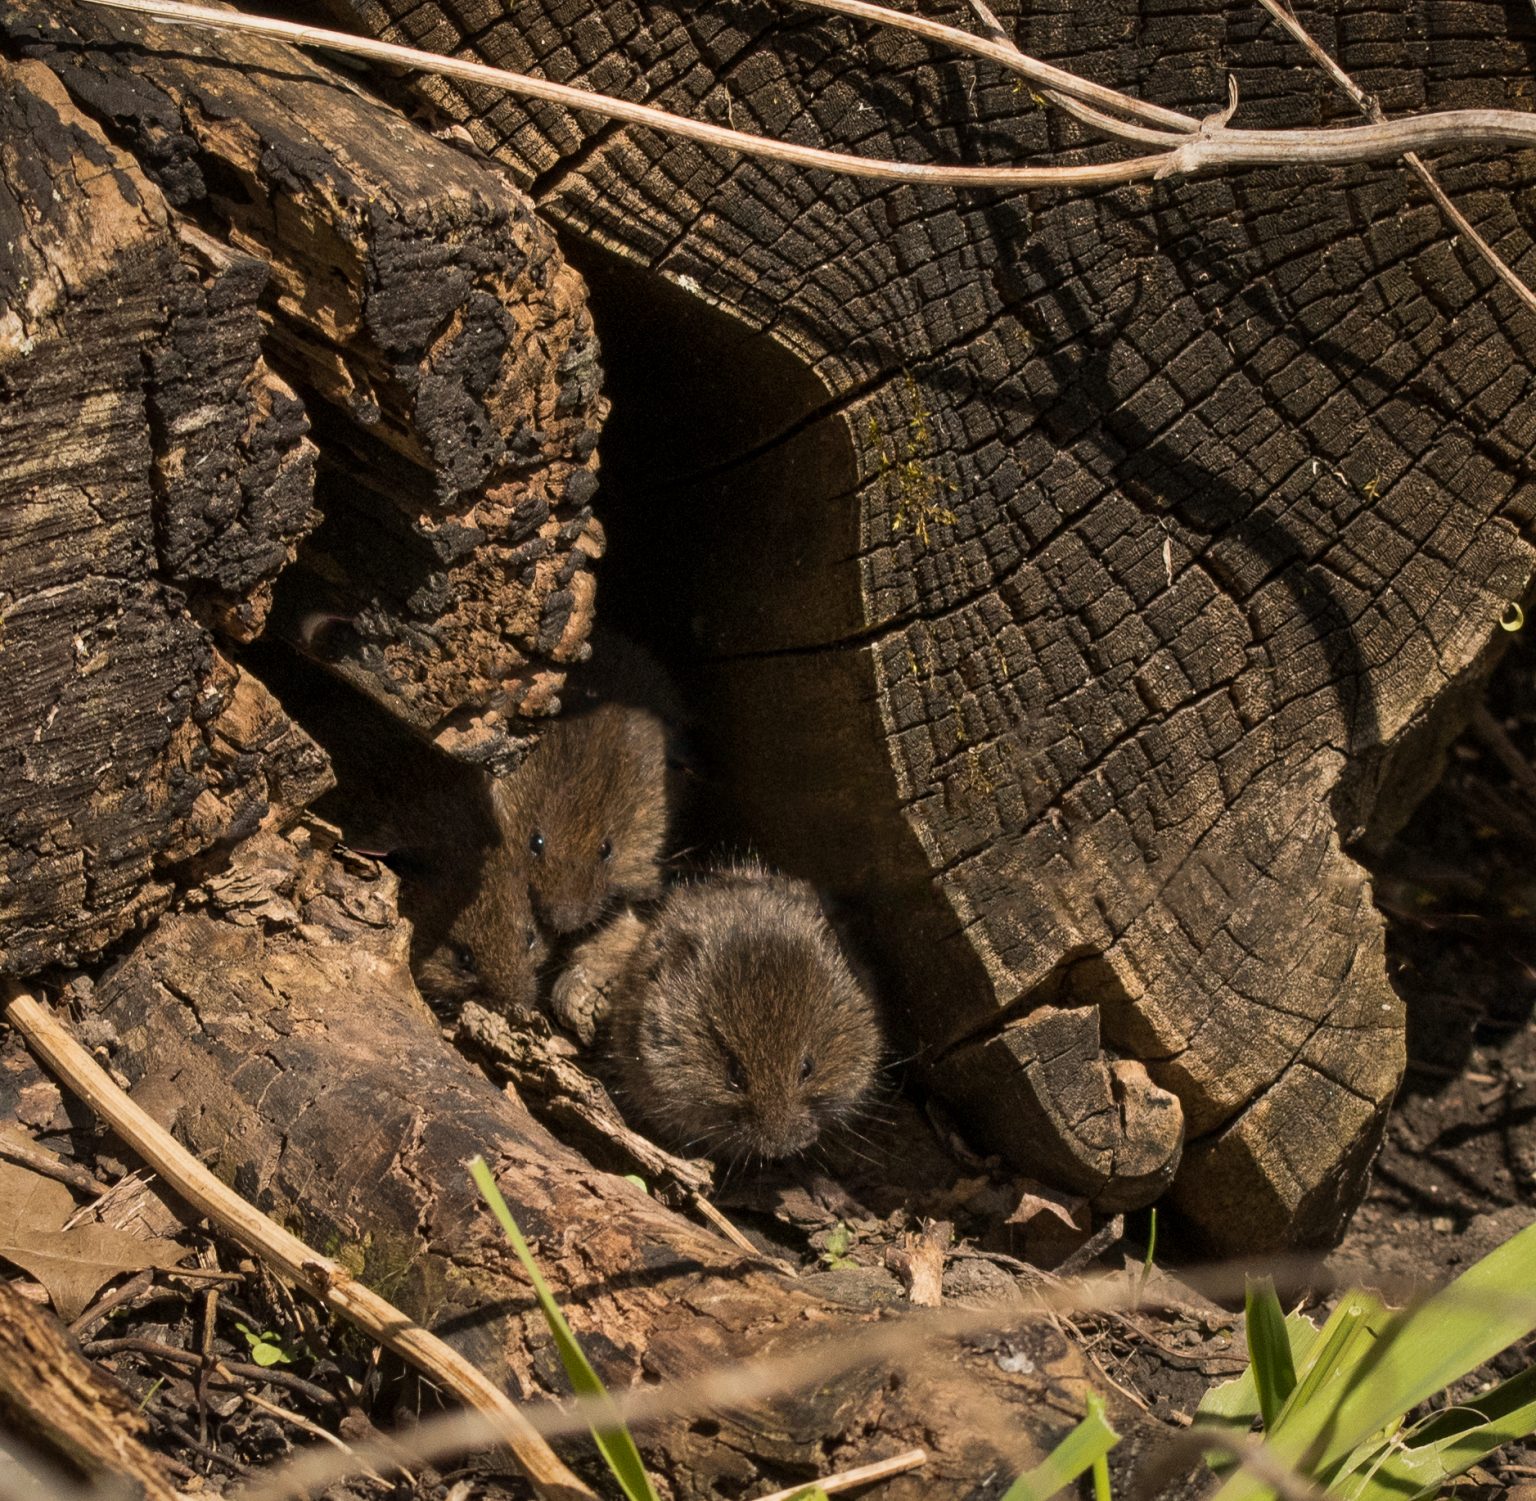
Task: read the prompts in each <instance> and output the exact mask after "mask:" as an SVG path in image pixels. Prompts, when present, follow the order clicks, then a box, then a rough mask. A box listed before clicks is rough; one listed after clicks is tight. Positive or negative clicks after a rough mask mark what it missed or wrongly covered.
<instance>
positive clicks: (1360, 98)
mask: <svg viewBox="0 0 1536 1501" xmlns="http://www.w3.org/2000/svg"><path fill="white" fill-rule="evenodd" d="M975 3H976V0H972V4H973V5H974V4H975ZM1259 4H1260V5H1262V6H1263V7H1264V9H1265V10H1267V11H1268V12H1269V13H1270V15H1271V16H1273V17H1274V18H1275V20H1276V21H1277V22H1278V23H1279V24H1280V26H1281V27H1282V28H1283V29H1284V30H1285V31H1286V32H1287V33H1288V34H1289V35H1290V36H1291V37H1293V38H1294V39H1295V40H1296V41H1298V42H1300V43H1301V45H1302V46H1303V47H1305V48H1306V49H1307V51H1308V53H1309V54H1311V57H1312V59H1313V61H1314V62H1316V63H1317V65H1318V67H1320V68H1321V69H1322V70H1323V72H1325V73H1326V74H1327V75H1328V76H1329V77H1330V78H1331V79H1332V80H1333V81H1334V83H1335V84H1336V85H1337V86H1338V88H1339V89H1340V91H1341V92H1342V93H1344V94H1345V95H1346V96H1347V97H1348V98H1349V100H1350V102H1351V103H1353V104H1354V106H1355V108H1356V109H1358V110H1359V111H1360V113H1361V114H1363V115H1364V116H1365V117H1366V119H1367V120H1370V121H1372V122H1373V123H1374V122H1379V121H1381V120H1385V119H1386V115H1385V114H1384V113H1383V112H1382V108H1381V101H1380V100H1379V99H1377V98H1376V96H1375V95H1374V94H1367V93H1366V92H1365V90H1364V89H1362V88H1361V87H1360V85H1359V84H1357V83H1356V82H1355V80H1354V79H1353V78H1351V77H1350V76H1349V74H1348V73H1346V72H1345V71H1344V70H1343V68H1341V67H1340V66H1339V65H1338V63H1336V62H1335V61H1334V60H1333V59H1332V58H1331V57H1329V55H1328V54H1327V53H1326V52H1325V51H1324V50H1323V48H1322V46H1321V45H1320V44H1319V43H1318V42H1317V41H1316V40H1315V39H1314V38H1313V36H1312V35H1311V33H1310V32H1308V31H1307V29H1306V28H1305V27H1304V26H1303V25H1302V24H1301V22H1300V21H1298V20H1297V19H1296V17H1295V16H1294V15H1292V14H1291V12H1290V11H1289V10H1287V9H1286V8H1285V6H1284V5H1283V4H1282V3H1281V0H1259ZM1403 165H1404V166H1406V167H1408V168H1409V169H1410V170H1411V171H1412V172H1413V173H1414V175H1415V176H1417V177H1418V179H1419V181H1420V182H1422V183H1423V184H1424V187H1425V189H1426V190H1427V191H1428V193H1429V196H1430V197H1431V198H1433V199H1434V200H1435V203H1436V204H1437V205H1438V207H1439V209H1440V212H1441V213H1442V214H1444V215H1445V217H1446V218H1447V219H1449V220H1450V221H1451V224H1452V225H1453V226H1454V227H1455V229H1456V230H1457V231H1458V233H1460V234H1464V235H1465V236H1466V237H1467V239H1468V240H1470V241H1471V242H1472V245H1473V247H1474V248H1475V249H1476V251H1477V253H1478V254H1479V255H1480V256H1482V258H1483V259H1484V260H1485V261H1486V262H1487V263H1488V266H1489V269H1490V270H1491V271H1492V272H1493V273H1494V275H1495V276H1497V277H1498V278H1499V280H1500V281H1502V282H1503V283H1504V285H1505V286H1507V287H1508V288H1509V290H1510V291H1511V292H1513V293H1514V294H1515V296H1516V297H1518V298H1519V299H1520V301H1521V302H1523V303H1524V304H1525V305H1526V306H1527V307H1528V308H1530V309H1531V311H1532V312H1536V292H1533V291H1532V290H1531V289H1530V288H1529V287H1528V286H1526V284H1525V283H1524V282H1523V281H1521V279H1520V278H1519V277H1518V276H1516V275H1515V273H1514V270H1513V268H1512V267H1511V266H1510V265H1509V264H1508V262H1507V261H1505V260H1504V258H1503V257H1502V256H1500V254H1499V253H1498V251H1496V250H1495V249H1494V248H1493V246H1492V245H1490V244H1489V243H1488V242H1487V240H1485V239H1484V238H1483V237H1482V235H1480V234H1479V233H1478V232H1477V230H1476V229H1474V228H1473V227H1472V223H1471V221H1470V220H1469V219H1468V218H1467V216H1466V215H1465V214H1463V213H1462V211H1461V210H1460V209H1459V208H1457V207H1456V205H1455V204H1454V203H1452V202H1451V200H1450V197H1449V196H1448V195H1447V193H1446V191H1445V189H1444V188H1442V187H1441V186H1440V184H1439V183H1438V182H1436V181H1435V177H1434V174H1433V173H1432V172H1431V171H1430V170H1429V168H1428V167H1427V166H1425V164H1424V161H1423V158H1422V157H1420V156H1419V154H1418V153H1417V152H1415V151H1410V152H1408V153H1406V155H1404V157H1403Z"/></svg>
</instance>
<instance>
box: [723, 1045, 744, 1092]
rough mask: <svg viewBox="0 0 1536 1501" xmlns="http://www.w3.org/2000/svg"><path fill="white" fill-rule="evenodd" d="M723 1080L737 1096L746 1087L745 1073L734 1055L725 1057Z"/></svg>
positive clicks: (728, 1054) (730, 1054)
mask: <svg viewBox="0 0 1536 1501" xmlns="http://www.w3.org/2000/svg"><path fill="white" fill-rule="evenodd" d="M725 1080H726V1083H727V1084H729V1085H730V1086H731V1088H732V1089H734V1090H735V1091H736V1092H737V1093H738V1094H739V1093H740V1092H741V1091H742V1090H743V1089H745V1088H746V1087H747V1071H746V1069H744V1068H743V1067H742V1066H741V1059H740V1058H738V1057H737V1056H736V1055H735V1054H734V1053H730V1052H728V1053H727V1054H726V1055H725Z"/></svg>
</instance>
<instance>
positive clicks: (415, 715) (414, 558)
mask: <svg viewBox="0 0 1536 1501" xmlns="http://www.w3.org/2000/svg"><path fill="white" fill-rule="evenodd" d="M3 25H4V29H5V32H6V33H7V34H8V35H9V37H10V38H11V41H12V44H13V45H15V46H17V47H19V48H21V49H22V50H23V51H25V52H26V53H27V54H28V55H30V56H34V57H38V58H40V59H42V60H44V61H46V62H47V63H48V65H49V66H50V67H52V68H53V69H55V70H56V71H57V73H58V75H59V77H60V78H61V79H62V80H63V81H64V83H65V85H66V86H67V87H68V88H69V89H70V90H71V91H72V95H73V97H74V98H75V100H76V102H77V103H78V105H79V106H80V108H82V109H83V110H85V111H87V112H89V113H93V114H94V115H95V116H96V117H97V118H99V119H100V120H102V121H103V122H104V123H107V124H109V125H110V127H111V128H112V129H113V130H114V131H115V132H117V133H118V135H119V137H120V138H121V139H124V140H126V142H127V143H128V145H129V146H130V148H131V149H132V150H133V151H135V152H136V153H137V155H138V156H139V158H140V159H141V160H142V161H143V162H144V163H145V164H146V166H147V168H148V170H149V171H150V172H151V174H152V175H154V176H155V177H156V178H157V180H158V181H159V183H160V184H161V186H162V188H163V189H164V191H165V193H166V195H167V196H168V198H169V199H170V200H171V202H172V203H173V204H174V206H175V207H176V208H177V209H178V210H179V211H180V212H182V213H184V214H185V215H187V216H188V217H189V218H191V219H193V220H194V221H196V222H197V223H198V224H199V225H201V227H202V228H203V229H204V230H206V231H209V232H210V233H212V234H213V235H215V236H217V237H218V238H219V239H220V240H223V241H227V242H228V243H229V244H230V245H232V246H234V247H235V248H236V251H237V252H245V253H247V254H248V255H250V256H254V257H259V258H260V259H261V260H263V261H265V262H267V263H268V264H269V265H270V267H271V281H270V284H269V287H268V290H267V294H266V299H265V306H266V308H267V311H268V313H269V315H270V319H271V322H270V347H271V349H272V352H273V358H274V359H275V360H276V361H278V362H279V363H280V365H281V367H282V369H283V371H284V373H285V374H286V375H287V376H288V378H290V379H291V380H293V381H294V382H295V384H296V385H298V386H299V387H300V389H301V390H302V391H304V392H305V393H306V395H307V396H312V397H314V398H317V400H314V401H312V402H311V406H312V408H313V416H314V420H315V422H316V424H317V435H318V436H319V437H320V439H321V442H322V447H323V449H324V453H325V464H324V466H323V469H322V473H321V477H320V483H319V489H318V499H319V502H320V505H321V507H322V509H323V510H324V513H325V521H324V524H323V525H322V526H321V527H320V528H319V530H318V531H317V532H316V533H315V534H314V536H313V537H312V538H311V539H310V541H309V542H308V544H307V545H306V546H305V548H304V549H303V552H302V555H301V561H300V567H299V569H298V570H296V571H290V573H289V574H288V575H287V576H285V578H284V580H283V585H282V587H281V589H280V591H279V608H278V612H277V615H276V625H277V627H278V629H280V630H281V631H282V633H283V634H284V635H285V636H287V637H288V638H289V639H290V640H292V641H293V642H294V643H295V644H297V645H298V646H300V648H301V649H303V650H305V651H307V652H308V653H309V654H311V655H312V656H314V657H316V658H317V659H318V660H320V661H323V662H324V663H325V664H326V665H327V666H328V667H330V669H331V670H333V671H335V672H337V673H339V674H340V675H342V676H343V677H345V678H347V679H348V681H350V682H351V683H353V684H354V685H355V686H357V687H359V688H361V689H362V690H363V691H364V692H366V693H368V694H369V695H370V696H371V697H373V698H374V699H375V700H376V701H378V702H379V703H380V704H382V705H383V706H384V707H385V708H386V709H387V710H388V711H389V712H390V713H392V714H394V715H395V716H396V717H398V718H400V719H401V720H402V721H403V722H405V723H406V724H408V725H409V726H410V727H411V728H413V729H414V730H416V731H417V732H418V733H421V734H424V735H429V736H432V737H435V738H436V739H437V741H438V743H439V745H440V746H441V747H442V748H443V749H445V750H448V751H450V752H452V753H453V754H456V755H461V756H464V757H465V758H467V759H475V760H497V761H502V762H508V763H510V762H511V761H514V760H515V759H516V758H517V756H518V755H519V754H520V753H521V751H522V749H523V748H524V747H525V746H526V744H527V742H528V736H529V728H528V725H527V723H526V716H537V715H542V714H547V713H550V712H552V711H553V710H555V709H556V708H558V705H559V699H558V694H559V690H560V686H561V683H562V681H563V668H564V664H566V663H569V662H571V661H574V660H578V659H579V658H580V657H581V656H582V655H583V654H584V650H585V641H586V635H587V632H588V630H589V628H590V626H591V623H592V616H593V609H594V600H595V593H594V582H593V576H592V573H591V565H592V563H593V561H594V560H595V559H596V558H597V557H599V556H600V555H601V553H602V551H603V534H602V529H601V528H600V526H599V525H598V523H597V522H596V520H595V519H594V518H593V516H592V512H591V505H590V502H591V500H592V496H593V493H594V491H595V489H596V478H595V469H596V457H595V449H596V443H597V436H598V429H599V427H600V425H601V422H602V418H603V414H604V412H605V410H606V401H605V399H604V398H603V397H602V396H601V395H600V394H599V391H598V366H597V350H596V344H595V341H594V339H593V333H592V325H591V319H590V317H589V316H588V314H587V311H586V306H585V298H584V293H583V288H582V284H581V281H580V278H579V277H578V276H577V275H576V273H575V272H574V271H573V270H572V269H571V268H570V267H569V266H567V265H566V264H565V262H564V260H563V259H562V257H561V255H560V252H559V249H558V247H557V246H556V244H555V240H554V236H553V235H552V234H551V232H550V231H549V230H548V229H547V228H546V227H545V226H544V225H543V224H542V223H541V222H540V221H539V220H538V219H536V218H535V217H534V214H533V211H532V206H531V204H530V203H529V202H528V200H527V199H526V198H525V197H524V196H523V195H522V194H521V193H520V192H518V191H517V189H516V188H515V187H514V186H513V185H512V184H511V183H510V182H509V181H508V180H507V178H506V177H505V175H504V174H502V173H501V172H499V171H496V170H494V169H491V168H488V167H486V166H484V165H482V164H480V163H479V162H478V161H476V160H475V159H474V158H473V157H472V156H471V155H470V154H468V153H466V152H465V151H463V150H461V149H458V148H457V147H455V146H453V145H452V144H450V143H448V142H445V141H440V140H437V139H435V138H434V137H433V136H431V135H430V134H428V133H427V132H426V131H424V130H423V129H421V128H420V127H419V126H418V125H415V124H413V123H411V122H409V121H407V120H406V119H405V118H404V117H402V116H401V115H400V113H399V112H398V111H396V110H394V109H392V108H390V107H389V106H387V105H385V104H383V103H380V102H378V101H376V100H374V99H371V98H369V97H368V96H367V95H366V94H365V93H364V92H363V91H362V90H361V89H359V88H358V87H357V86H356V84H355V83H354V81H353V80H352V79H350V78H348V77H346V76H344V75H342V74H338V73H336V72H333V71H330V70H328V69H326V68H325V67H323V66H321V65H319V64H317V63H316V62H314V61H313V60H312V58H310V57H308V56H306V55H304V54H303V53H300V52H298V51H296V50H294V49H292V48H287V47H283V46H280V45H278V44H275V43H271V42H266V41H261V40H258V39H255V38H250V37H235V36H232V35H220V34H215V33H211V32H208V31H201V32H199V33H198V34H197V45H196V47H195V49H190V50H189V49H188V48H187V47H186V46H185V45H184V41H185V35H186V34H185V32H183V31H178V30H177V29H175V28H174V27H167V26H159V25H153V24H150V23H147V22H141V21H139V20H137V19H136V18H132V17H125V16H121V15H116V14H108V13H105V12H93V11H89V10H85V9H82V8H78V7H73V6H70V7H67V8H66V7H63V6H58V5H51V4H45V3H36V4H34V3H32V0H27V3H25V4H22V5H19V6H16V7H12V8H10V9H9V10H8V12H7V14H6V16H5V17H4V20H3ZM140 40H142V41H143V42H144V43H145V45H144V46H143V47H140V46H137V45H135V43H136V42H138V41H140ZM519 716H524V717H525V722H523V723H521V724H519V722H518V717H519Z"/></svg>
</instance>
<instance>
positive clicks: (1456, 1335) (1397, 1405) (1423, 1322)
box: [1310, 1224, 1536, 1475]
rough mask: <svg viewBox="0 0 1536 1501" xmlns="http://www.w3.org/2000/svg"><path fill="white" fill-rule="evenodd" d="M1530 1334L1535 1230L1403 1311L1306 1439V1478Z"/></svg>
mask: <svg viewBox="0 0 1536 1501" xmlns="http://www.w3.org/2000/svg"><path fill="white" fill-rule="evenodd" d="M1532 1329H1536V1224H1532V1225H1527V1226H1526V1228H1525V1229H1524V1230H1521V1231H1519V1232H1518V1233H1517V1234H1515V1235H1513V1236H1511V1237H1510V1239H1509V1240H1507V1241H1505V1242H1504V1244H1503V1245H1501V1246H1498V1247H1497V1248H1495V1249H1494V1250H1493V1251H1490V1252H1489V1253H1488V1255H1487V1256H1485V1257H1484V1258H1483V1259H1482V1260H1481V1261H1479V1262H1477V1263H1476V1264H1475V1265H1473V1266H1471V1267H1469V1268H1468V1269H1467V1270H1466V1271H1465V1272H1463V1273H1462V1274H1461V1276H1460V1277H1458V1278H1457V1279H1456V1280H1455V1281H1454V1282H1453V1283H1451V1284H1450V1286H1449V1287H1445V1288H1442V1289H1441V1290H1440V1291H1439V1292H1437V1293H1435V1294H1434V1295H1433V1296H1432V1297H1430V1298H1427V1299H1425V1301H1424V1302H1423V1303H1421V1304H1419V1305H1418V1306H1417V1307H1414V1308H1408V1309H1405V1310H1404V1311H1403V1312H1402V1313H1401V1314H1399V1315H1398V1316H1397V1317H1396V1318H1395V1319H1394V1320H1393V1321H1392V1328H1391V1329H1390V1330H1389V1331H1388V1332H1387V1334H1386V1336H1385V1337H1384V1338H1383V1339H1382V1340H1381V1341H1380V1343H1379V1344H1378V1345H1377V1348H1376V1349H1375V1350H1374V1351H1373V1352H1372V1354H1371V1356H1370V1358H1369V1359H1368V1360H1367V1361H1366V1362H1365V1364H1364V1365H1363V1366H1362V1368H1361V1371H1360V1373H1359V1379H1357V1380H1356V1381H1353V1382H1352V1383H1351V1384H1350V1387H1349V1389H1348V1390H1347V1391H1346V1392H1344V1393H1343V1395H1342V1397H1341V1398H1340V1400H1339V1404H1338V1410H1337V1413H1336V1414H1335V1416H1334V1418H1333V1421H1332V1422H1330V1423H1329V1424H1328V1425H1327V1427H1326V1429H1322V1430H1319V1431H1318V1432H1317V1435H1316V1438H1315V1440H1313V1441H1312V1450H1313V1452H1312V1454H1311V1456H1310V1457H1311V1459H1312V1463H1313V1466H1314V1473H1316V1474H1319V1475H1325V1474H1326V1473H1327V1472H1328V1471H1329V1470H1331V1469H1333V1468H1334V1467H1335V1466H1337V1464H1338V1463H1339V1462H1340V1461H1341V1460H1343V1459H1344V1458H1345V1457H1346V1456H1347V1455H1348V1454H1349V1452H1350V1451H1351V1450H1352V1449H1354V1448H1355V1447H1356V1445H1358V1444H1360V1443H1362V1442H1363V1441H1364V1440H1366V1439H1367V1438H1369V1437H1370V1436H1371V1435H1372V1434H1373V1433H1375V1432H1377V1431H1378V1430H1379V1429H1381V1428H1384V1427H1385V1426H1386V1425H1387V1424H1388V1423H1391V1422H1392V1421H1394V1420H1395V1419H1397V1418H1400V1417H1401V1416H1402V1415H1403V1414H1404V1413H1406V1412H1408V1411H1409V1410H1411V1409H1412V1408H1414V1407H1416V1406H1417V1405H1418V1404H1419V1403H1420V1402H1424V1401H1427V1400H1428V1399H1429V1398H1430V1397H1432V1396H1434V1394H1435V1393H1436V1392H1438V1391H1441V1390H1443V1389H1444V1388H1445V1387H1447V1386H1449V1385H1450V1384H1451V1383H1452V1382H1453V1381H1459V1380H1461V1378H1462V1377H1463V1376H1466V1375H1467V1374H1468V1373H1469V1372H1471V1371H1474V1370H1476V1369H1477V1367H1478V1366H1480V1365H1482V1364H1483V1362H1484V1361H1487V1360H1491V1359H1492V1358H1493V1357H1494V1356H1495V1355H1497V1354H1498V1353H1499V1352H1500V1351H1501V1350H1503V1349H1505V1348H1507V1347H1508V1346H1509V1345H1512V1344H1513V1343H1514V1342H1515V1341H1516V1340H1518V1339H1522V1338H1524V1336H1525V1335H1527V1334H1529V1333H1530V1332H1531V1330H1532Z"/></svg>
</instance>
